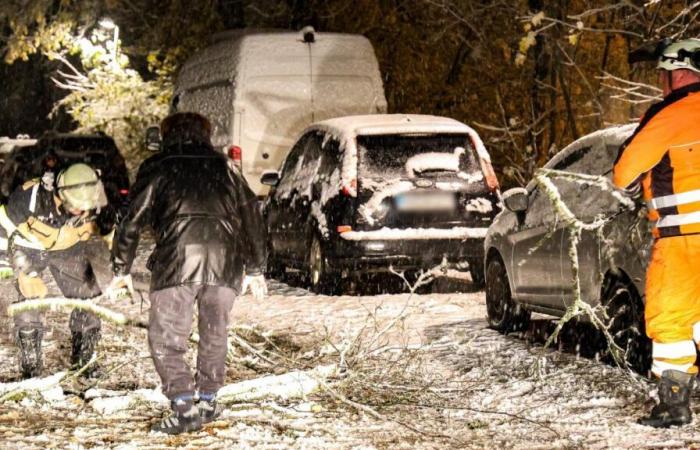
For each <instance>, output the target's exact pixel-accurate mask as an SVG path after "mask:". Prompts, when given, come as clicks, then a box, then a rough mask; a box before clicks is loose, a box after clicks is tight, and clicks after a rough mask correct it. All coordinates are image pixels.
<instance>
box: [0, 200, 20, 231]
mask: <svg viewBox="0 0 700 450" xmlns="http://www.w3.org/2000/svg"><path fill="white" fill-rule="evenodd" d="M0 226H1V227H3V228H4V229H5V231H7V235H8V236H10V235H11V234H12V233H14V232H15V230H16V229H17V226H16V225H15V224H14V223H13V222H12V221H11V220H10V218H9V217H7V211H6V210H5V206H4V205H3V206H0Z"/></svg>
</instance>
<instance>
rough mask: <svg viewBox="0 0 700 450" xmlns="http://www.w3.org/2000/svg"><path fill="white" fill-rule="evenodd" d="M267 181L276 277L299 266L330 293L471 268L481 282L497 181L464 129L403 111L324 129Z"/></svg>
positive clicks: (309, 134) (301, 143)
mask: <svg viewBox="0 0 700 450" xmlns="http://www.w3.org/2000/svg"><path fill="white" fill-rule="evenodd" d="M262 183H264V184H268V185H270V186H272V190H271V191H270V195H269V196H268V198H267V199H266V201H265V205H264V213H265V218H266V223H267V228H268V239H269V249H270V256H269V261H270V268H271V271H272V272H273V273H280V272H281V271H283V270H284V269H285V268H286V267H292V268H295V269H297V270H301V271H304V272H305V273H307V274H309V279H310V284H311V287H312V288H313V289H315V290H324V289H325V288H327V287H328V286H329V285H333V280H334V278H336V277H337V276H347V275H349V274H352V273H357V272H366V271H388V270H389V267H390V266H391V267H393V268H395V269H397V270H398V269H412V270H417V269H425V268H430V267H434V266H436V265H438V264H440V263H442V262H443V261H444V262H448V263H460V262H468V263H469V267H470V270H471V274H472V279H473V280H474V281H475V283H477V284H480V283H482V282H483V270H482V267H483V266H482V265H481V261H482V259H483V238H484V236H485V235H486V230H487V227H488V226H489V225H490V223H491V221H492V220H493V217H494V216H495V215H496V214H497V212H498V211H499V208H500V206H499V192H498V181H497V180H496V177H495V175H494V172H493V168H492V167H491V162H490V158H489V155H488V153H487V152H486V149H485V148H484V144H483V143H482V141H481V139H480V138H479V135H478V134H477V133H476V132H475V131H474V130H472V129H471V128H470V127H468V126H467V125H465V124H463V123H460V122H458V121H456V120H453V119H448V118H444V117H434V116H423V115H403V114H395V115H386V114H383V115H365V116H349V117H341V118H336V119H330V120H326V121H322V122H318V123H316V124H313V125H311V126H310V127H309V128H307V129H306V130H305V131H304V132H303V134H302V135H301V137H300V138H299V140H298V141H297V143H296V144H295V145H294V146H293V147H292V150H291V152H290V153H289V156H287V158H286V160H285V161H284V164H283V166H282V169H281V171H280V172H269V173H267V174H265V175H264V176H263V177H262ZM465 266H466V265H465Z"/></svg>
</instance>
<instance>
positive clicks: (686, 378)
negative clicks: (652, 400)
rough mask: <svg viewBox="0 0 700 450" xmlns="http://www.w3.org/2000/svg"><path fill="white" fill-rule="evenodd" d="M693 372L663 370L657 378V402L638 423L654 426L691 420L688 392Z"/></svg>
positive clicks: (668, 425)
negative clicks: (649, 412) (647, 415)
mask: <svg viewBox="0 0 700 450" xmlns="http://www.w3.org/2000/svg"><path fill="white" fill-rule="evenodd" d="M694 379H695V374H691V373H685V372H681V371H678V370H665V371H664V372H663V374H662V375H661V379H660V380H659V404H658V405H656V406H654V408H653V409H652V410H651V414H649V417H644V418H642V419H639V421H638V423H639V424H641V425H646V426H649V427H655V428H668V427H671V426H674V425H685V424H687V423H690V421H691V420H692V417H693V415H692V413H691V412H690V394H691V392H692V390H693V380H694Z"/></svg>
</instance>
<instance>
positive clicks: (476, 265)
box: [468, 259, 486, 289]
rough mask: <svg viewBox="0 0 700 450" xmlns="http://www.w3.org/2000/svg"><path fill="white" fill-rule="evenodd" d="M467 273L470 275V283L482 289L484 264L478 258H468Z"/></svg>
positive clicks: (484, 281)
mask: <svg viewBox="0 0 700 450" xmlns="http://www.w3.org/2000/svg"><path fill="white" fill-rule="evenodd" d="M468 262H469V274H470V275H471V276H472V284H474V286H475V287H476V288H478V289H483V287H484V284H485V283H486V280H485V278H484V264H483V262H482V260H480V259H470V260H469V261H468Z"/></svg>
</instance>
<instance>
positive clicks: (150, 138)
mask: <svg viewBox="0 0 700 450" xmlns="http://www.w3.org/2000/svg"><path fill="white" fill-rule="evenodd" d="M160 144H161V138H160V128H158V127H148V128H147V129H146V148H147V149H148V151H150V152H157V151H160Z"/></svg>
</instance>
